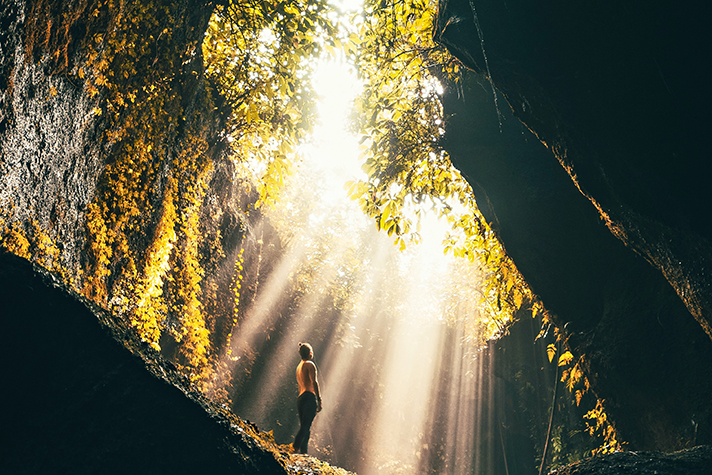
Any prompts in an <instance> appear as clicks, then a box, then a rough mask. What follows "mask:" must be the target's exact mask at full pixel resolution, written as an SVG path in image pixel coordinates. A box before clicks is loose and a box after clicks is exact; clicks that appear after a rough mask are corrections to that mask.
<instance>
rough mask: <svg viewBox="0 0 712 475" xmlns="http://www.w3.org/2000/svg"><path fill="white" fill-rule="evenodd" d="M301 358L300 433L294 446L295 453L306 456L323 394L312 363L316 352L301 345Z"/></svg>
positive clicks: (298, 372)
mask: <svg viewBox="0 0 712 475" xmlns="http://www.w3.org/2000/svg"><path fill="white" fill-rule="evenodd" d="M299 356H300V357H301V359H302V361H300V362H299V365H297V384H298V385H299V397H297V411H298V413H299V432H297V435H296V436H295V437H294V443H293V444H292V446H293V448H294V452H295V453H298V454H306V453H307V448H308V446H309V436H310V435H311V425H312V422H313V421H314V418H315V417H316V413H317V412H319V411H321V394H320V393H319V381H318V380H317V374H316V373H317V371H316V365H315V364H314V362H313V361H312V358H314V350H313V349H312V347H311V345H310V344H309V343H300V344H299Z"/></svg>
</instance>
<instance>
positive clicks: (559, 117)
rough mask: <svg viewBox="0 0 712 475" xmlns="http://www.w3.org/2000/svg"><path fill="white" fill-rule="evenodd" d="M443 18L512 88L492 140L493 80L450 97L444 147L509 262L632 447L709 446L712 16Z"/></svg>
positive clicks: (573, 11) (496, 10)
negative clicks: (581, 358) (706, 20)
mask: <svg viewBox="0 0 712 475" xmlns="http://www.w3.org/2000/svg"><path fill="white" fill-rule="evenodd" d="M473 5H474V7H475V8H476V13H477V20H478V24H479V32H478V28H477V25H476V24H475V21H474V18H473V8H472V7H473ZM442 7H443V8H442V9H441V22H440V27H441V28H440V29H441V31H440V33H441V36H440V39H441V40H442V41H443V42H444V43H445V44H446V45H448V47H449V48H450V49H451V50H452V51H453V52H454V53H455V54H456V55H457V56H458V57H460V58H461V59H462V60H463V62H465V64H467V65H468V66H469V67H471V68H472V69H474V70H476V71H478V72H480V73H482V74H483V75H488V74H490V73H491V78H492V81H493V82H494V84H495V86H496V87H497V89H498V90H499V91H500V93H501V94H502V96H501V97H500V101H499V107H500V110H501V111H502V112H503V113H505V116H506V117H505V120H504V121H503V124H502V129H503V130H502V132H500V133H498V131H497V115H496V112H495V111H494V110H493V108H492V104H491V102H492V92H491V85H490V83H489V82H488V81H487V80H484V79H480V82H481V83H482V86H477V85H475V84H467V85H465V88H464V91H463V93H464V94H463V96H464V100H462V97H460V98H457V97H456V94H455V92H454V91H451V94H450V95H449V96H448V98H447V99H446V100H447V109H448V112H449V113H454V114H455V116H454V117H453V118H452V119H451V121H450V127H449V129H448V142H449V144H448V149H449V150H450V151H451V154H452V156H453V159H454V161H455V162H456V165H457V166H458V168H460V169H461V170H462V171H463V173H464V174H465V175H466V176H467V177H468V179H469V180H470V182H471V183H472V184H473V187H474V188H475V192H476V194H477V197H478V202H479V203H480V205H481V206H482V208H483V212H484V213H485V215H486V216H487V218H488V219H489V220H490V221H492V222H493V223H494V224H495V227H496V228H497V230H498V232H499V234H500V236H501V237H502V239H503V241H504V245H505V247H506V248H507V251H508V253H509V254H510V255H511V256H512V258H513V259H514V261H515V263H516V264H517V266H518V267H519V268H520V270H521V271H522V273H523V274H524V276H525V278H526V279H527V281H528V282H529V283H530V284H531V286H532V288H533V290H534V291H535V292H536V293H537V294H539V295H540V296H541V298H542V299H543V301H544V304H545V305H546V306H547V308H549V309H550V310H551V311H552V312H553V313H554V314H556V320H557V324H558V325H559V326H560V327H564V325H566V326H567V327H566V329H567V331H568V332H569V334H570V338H569V344H570V345H571V346H572V348H573V349H574V350H575V352H576V353H577V354H584V355H585V363H586V366H587V368H588V372H589V378H590V379H591V382H592V383H593V386H594V390H595V391H596V392H597V394H598V396H599V397H602V398H604V399H606V407H607V409H608V411H609V413H610V414H611V416H612V417H613V419H614V420H615V421H616V425H617V427H618V429H619V430H620V432H621V436H622V437H623V439H624V440H626V441H628V442H630V444H631V447H634V448H647V449H665V450H675V449H679V448H683V447H686V446H689V444H694V443H695V442H697V443H699V442H704V443H709V442H710V437H712V434H711V433H710V426H712V414H711V411H710V404H709V401H708V400H707V398H706V396H704V395H705V394H711V393H712V387H711V384H712V383H710V375H711V374H712V367H711V366H710V365H711V363H710V361H712V348H711V346H712V345H711V344H710V343H711V341H710V338H709V336H710V331H709V328H710V327H709V312H710V308H711V307H710V305H709V302H710V301H711V300H710V295H711V294H710V292H711V288H710V276H709V274H708V272H707V271H706V270H705V269H706V268H708V267H709V264H710V259H709V256H710V249H712V247H711V246H710V227H709V223H710V221H709V219H708V217H709V211H708V210H707V209H706V203H709V202H710V196H709V193H710V188H709V187H708V186H706V183H705V181H706V178H703V177H706V176H707V175H706V173H705V171H706V170H707V169H708V163H707V162H708V160H707V156H708V150H707V144H706V133H705V132H704V129H705V127H708V125H709V115H708V114H706V113H705V112H704V106H703V104H708V103H709V101H708V99H709V89H708V88H707V86H706V84H704V80H702V78H703V77H705V74H703V72H702V68H703V66H702V64H701V62H700V61H699V60H698V59H699V58H703V57H707V58H708V57H709V56H710V51H709V43H707V42H704V44H702V43H701V42H700V41H699V40H698V38H697V35H698V34H699V33H700V32H701V31H703V28H702V27H701V25H700V24H699V23H698V22H699V21H702V20H701V17H700V15H703V13H704V12H703V11H701V10H700V8H705V7H698V6H696V4H693V2H682V3H676V4H669V3H664V2H653V4H650V3H649V2H645V3H637V2H634V3H632V4H625V5H621V4H620V2H597V3H596V4H595V5H594V4H590V5H582V4H576V5H574V4H570V3H566V2H553V3H549V4H547V5H545V6H544V5H536V6H534V5H530V4H527V2H519V1H514V2H509V1H507V2H490V1H488V0H484V1H477V2H474V3H472V2H466V1H459V0H451V1H449V2H443V3H442ZM480 34H481V35H482V37H480ZM481 38H482V39H484V51H485V53H486V59H487V62H486V63H485V55H484V54H483V49H482V44H483V42H482V41H481ZM488 71H489V73H488ZM502 98H504V99H506V100H502ZM488 102H489V103H488ZM510 106H511V109H512V112H513V113H514V116H515V117H516V118H518V119H520V120H521V121H522V122H523V123H524V124H525V126H526V127H527V128H528V129H530V130H531V131H532V132H534V134H536V137H537V138H538V139H539V140H540V141H542V142H544V143H545V144H546V145H547V148H548V150H546V149H544V148H543V147H541V146H539V147H536V146H534V145H533V144H532V143H531V142H532V141H533V136H532V135H530V134H529V132H528V131H526V130H525V129H524V128H523V127H522V126H521V125H518V124H517V123H516V119H514V118H513V117H512V116H511V115H508V114H509V108H510ZM487 107H488V108H489V109H486V108H487ZM488 114H489V115H488ZM487 124H490V125H487ZM492 124H494V125H492ZM705 124H706V125H705ZM483 127H484V128H485V129H486V128H487V127H489V128H490V130H483ZM492 129H494V130H492ZM527 136H528V137H529V139H528V140H529V142H526V141H525V140H522V137H527ZM552 152H553V153H552ZM645 260H647V261H648V262H645ZM705 332H707V333H705Z"/></svg>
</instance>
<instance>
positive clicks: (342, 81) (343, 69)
mask: <svg viewBox="0 0 712 475" xmlns="http://www.w3.org/2000/svg"><path fill="white" fill-rule="evenodd" d="M313 84H314V89H315V90H316V91H317V94H318V95H319V102H318V111H319V123H318V124H317V126H316V127H315V130H314V133H313V135H312V140H311V141H310V143H308V144H307V145H305V146H303V147H301V148H300V150H299V152H300V154H301V155H302V156H303V157H304V161H305V164H306V166H316V167H318V168H319V169H321V170H322V171H323V173H324V174H325V178H324V183H322V185H323V186H325V190H324V192H325V193H326V195H325V196H324V199H323V201H324V202H327V203H329V202H332V201H333V200H343V199H347V198H346V191H345V190H344V183H346V181H348V180H353V179H356V178H365V174H364V173H363V171H361V165H360V163H359V160H358V156H359V153H360V149H359V144H358V139H357V138H356V137H355V136H354V135H353V134H350V133H349V132H347V130H346V125H347V124H346V118H347V116H348V111H349V108H350V107H351V103H352V101H353V99H354V97H356V95H357V94H358V93H359V92H360V89H361V84H360V82H359V81H358V80H357V79H356V75H355V73H353V71H350V70H349V67H348V66H347V65H346V64H345V61H344V59H343V58H342V57H339V58H334V59H330V60H322V61H321V62H320V63H319V64H318V66H317V68H316V71H315V73H314V77H313ZM358 213H359V214H360V215H362V213H361V212H360V211H358Z"/></svg>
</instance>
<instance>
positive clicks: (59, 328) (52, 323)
mask: <svg viewBox="0 0 712 475" xmlns="http://www.w3.org/2000/svg"><path fill="white" fill-rule="evenodd" d="M0 302H2V311H0V320H1V322H2V328H3V339H4V342H3V344H2V345H1V346H0V355H2V360H3V362H4V363H5V365H6V368H7V370H6V371H5V374H4V376H3V391H2V396H0V401H2V410H1V411H0V426H2V430H1V431H0V472H2V473H13V474H24V473H27V474H34V473H74V474H89V473H255V474H258V473H259V474H279V473H287V471H286V470H285V468H284V465H283V463H284V462H282V463H280V461H279V460H278V459H279V458H280V457H281V456H280V455H279V453H276V452H273V451H269V450H265V449H264V448H263V447H262V446H261V445H260V444H258V443H257V442H256V441H255V439H254V438H253V437H254V435H255V433H256V432H255V430H254V428H253V427H250V426H249V425H246V424H244V423H243V422H242V421H239V420H237V418H235V417H234V416H230V415H228V414H223V413H220V411H219V410H217V408H216V407H214V406H211V405H210V404H209V403H208V402H207V401H206V400H205V399H204V398H203V397H202V396H201V395H200V394H198V393H197V392H196V391H195V390H194V389H193V388H191V385H190V384H189V383H188V382H187V380H186V378H185V377H184V376H182V375H180V374H179V373H178V372H177V371H176V369H175V367H174V366H172V365H171V364H169V363H167V362H166V361H165V360H163V359H162V358H160V356H158V355H157V354H154V355H153V358H151V359H148V360H146V361H144V360H143V359H142V358H141V357H139V356H138V353H143V354H144V355H145V354H146V353H147V352H150V349H146V348H142V346H145V344H144V343H141V342H140V341H139V340H138V339H137V338H136V337H135V335H133V334H132V332H129V331H127V327H126V326H125V324H122V323H121V322H119V321H117V320H115V319H114V317H111V316H110V315H108V314H107V313H105V312H102V311H101V310H100V309H98V308H97V307H96V306H94V307H93V309H92V308H90V307H87V305H86V301H82V300H81V299H78V298H77V296H76V294H75V295H72V294H71V293H70V292H68V291H67V289H66V288H63V286H61V285H59V284H58V282H57V281H56V279H55V278H54V277H52V276H50V275H49V274H47V273H40V272H37V271H35V270H33V267H32V265H31V264H30V263H29V262H27V261H25V260H24V259H21V258H18V257H16V256H13V255H10V254H7V253H1V254H0ZM93 312H96V314H95V313H93ZM97 316H99V317H100V319H102V320H100V319H97ZM100 322H101V323H100ZM132 352H133V353H136V354H132ZM275 453H276V454H277V455H275Z"/></svg>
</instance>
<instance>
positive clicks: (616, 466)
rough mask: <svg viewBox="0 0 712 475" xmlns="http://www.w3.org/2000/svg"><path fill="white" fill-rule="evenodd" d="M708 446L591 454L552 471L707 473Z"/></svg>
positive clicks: (570, 474)
mask: <svg viewBox="0 0 712 475" xmlns="http://www.w3.org/2000/svg"><path fill="white" fill-rule="evenodd" d="M711 466H712V447H710V446H700V447H695V448H693V449H688V450H682V451H680V452H676V453H672V454H659V453H651V452H628V453H616V454H610V455H606V456H605V457H594V458H591V459H587V460H584V461H582V462H579V463H575V464H572V465H570V466H568V467H564V468H561V469H559V470H556V471H554V472H552V474H556V475H623V474H628V473H635V474H637V475H707V474H709V473H711V472H712V469H711V468H710V467H711Z"/></svg>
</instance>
